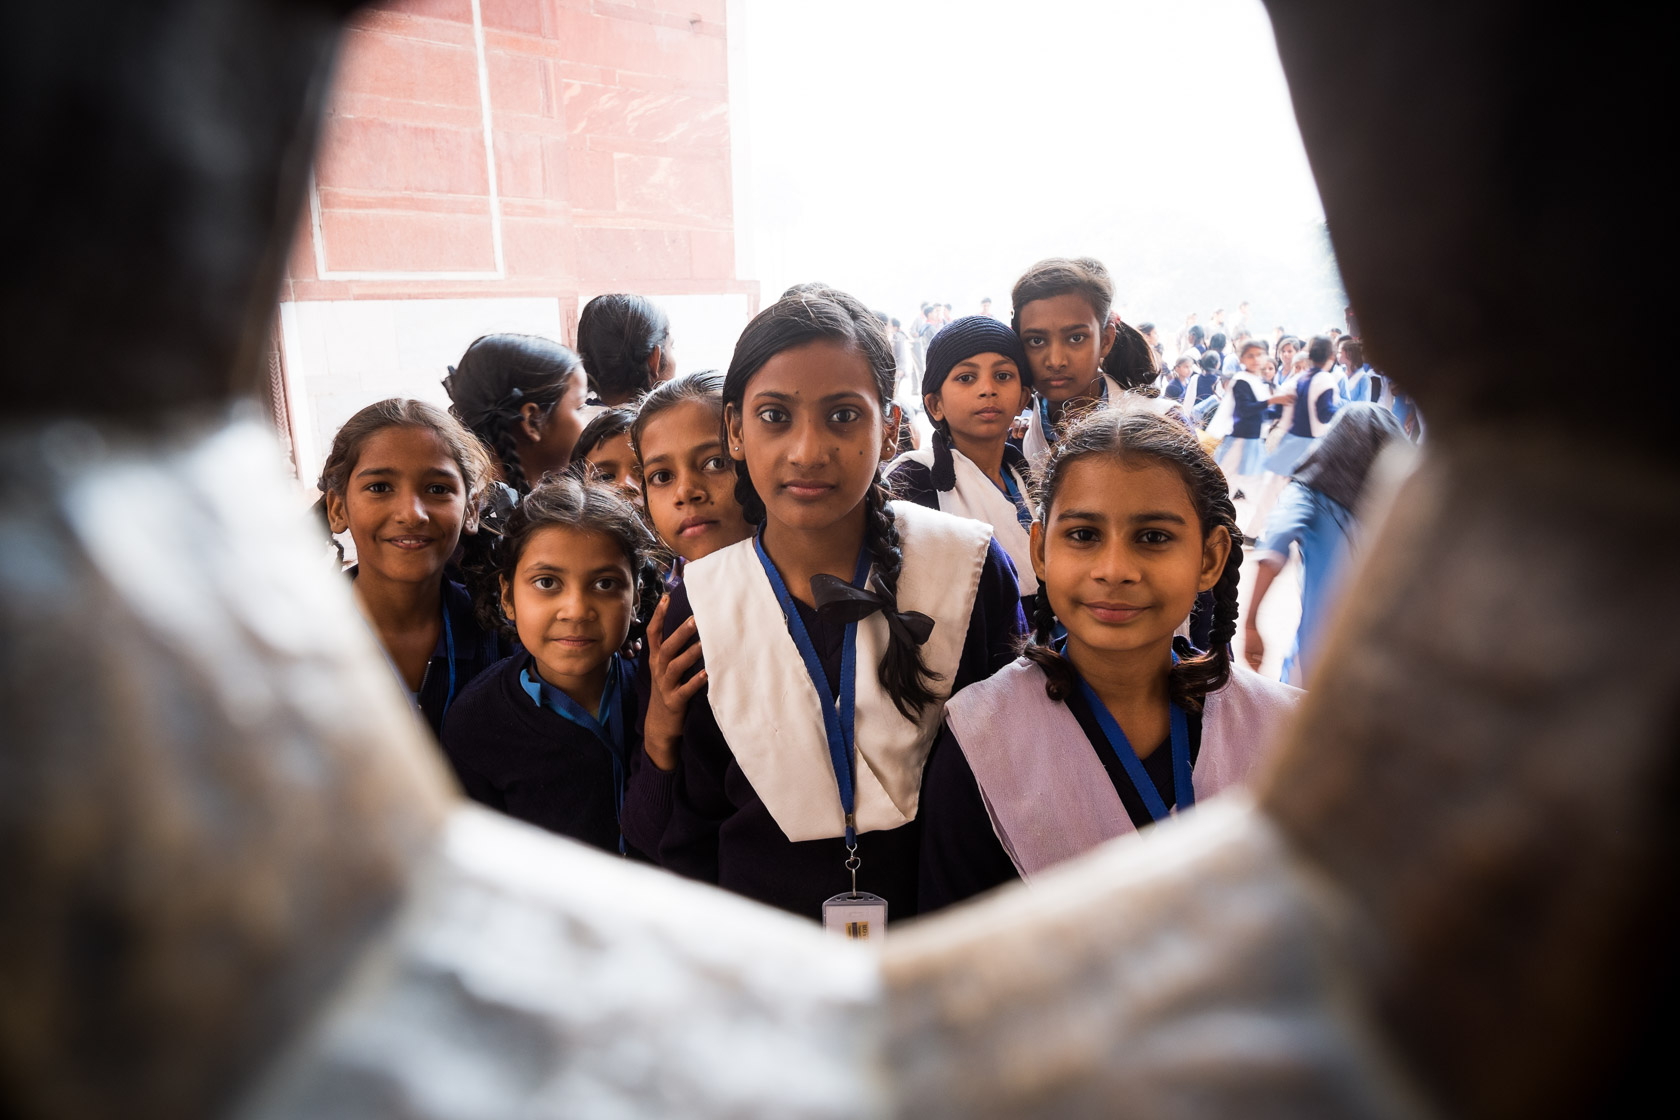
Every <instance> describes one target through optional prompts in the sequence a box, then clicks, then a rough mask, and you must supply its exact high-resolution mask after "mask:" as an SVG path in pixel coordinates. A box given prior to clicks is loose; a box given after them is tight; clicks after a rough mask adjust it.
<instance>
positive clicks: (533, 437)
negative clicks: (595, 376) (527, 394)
mask: <svg viewBox="0 0 1680 1120" xmlns="http://www.w3.org/2000/svg"><path fill="white" fill-rule="evenodd" d="M588 397H589V378H588V377H587V376H585V374H584V371H583V370H582V369H581V368H579V369H576V370H573V371H572V379H571V380H570V381H568V382H567V383H566V390H565V392H563V393H561V394H560V399H559V400H558V401H555V402H554V407H553V408H551V409H549V410H548V415H546V416H542V415H540V414H539V415H537V416H535V417H531V416H527V417H526V419H525V423H523V424H521V425H520V427H521V428H522V429H523V431H524V435H525V442H522V443H521V444H520V447H519V464H520V466H521V467H522V468H523V469H524V471H525V478H526V479H527V481H529V482H530V483H531V485H532V486H535V485H536V484H537V482H538V481H540V480H541V478H542V477H543V475H545V474H550V473H553V472H556V471H562V470H565V469H566V465H567V464H568V463H570V462H571V461H572V448H574V447H576V446H577V441H578V436H580V435H582V434H583V429H584V428H585V427H586V426H588V424H589V418H590V409H589V407H588V406H587V405H585V404H584V401H585V400H587V399H588Z"/></svg>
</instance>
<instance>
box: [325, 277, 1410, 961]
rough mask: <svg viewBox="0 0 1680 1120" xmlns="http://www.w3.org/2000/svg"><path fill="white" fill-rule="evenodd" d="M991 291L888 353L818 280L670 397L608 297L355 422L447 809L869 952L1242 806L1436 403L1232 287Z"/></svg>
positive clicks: (480, 348) (387, 634) (368, 512)
mask: <svg viewBox="0 0 1680 1120" xmlns="http://www.w3.org/2000/svg"><path fill="white" fill-rule="evenodd" d="M989 304H990V300H987V301H985V303H984V304H983V305H982V307H981V313H980V314H977V315H970V316H964V317H961V318H955V319H953V318H952V317H951V308H950V306H949V305H936V304H931V303H930V304H928V305H926V306H924V308H923V309H922V315H921V316H920V317H919V318H918V319H917V321H916V322H915V323H913V324H912V325H911V327H910V328H909V329H908V330H907V329H905V328H904V326H903V325H902V324H901V323H900V322H899V321H898V320H895V319H892V318H891V317H889V316H887V315H885V314H883V313H880V312H875V311H871V310H870V309H869V308H867V307H866V306H864V305H863V304H862V303H860V302H859V301H858V300H856V299H855V298H853V297H852V296H850V295H848V294H847V293H844V292H841V291H837V290H835V289H832V288H829V287H827V286H824V285H820V284H807V285H798V286H796V287H794V288H792V289H790V290H789V291H788V292H786V293H784V294H783V295H782V297H781V298H780V299H778V300H777V301H776V302H775V303H774V304H772V305H771V306H770V307H768V308H766V309H765V310H764V311H762V312H761V313H760V314H759V315H757V316H756V317H755V318H754V319H753V320H752V321H751V323H749V324H748V326H747V327H746V329H745V330H744V331H743V333H742V335H741V337H740V339H739V341H738V343H737V345H736V348H735V352H734V356H733V358H732V360H731V362H730V365H729V368H728V369H727V370H726V371H700V372H693V373H688V374H685V375H682V376H676V375H675V361H674V357H673V355H674V349H673V339H672V338H671V330H670V325H669V322H668V320H667V319H666V317H665V316H664V315H663V314H662V313H661V311H660V310H659V308H658V307H657V306H656V305H655V304H654V303H652V302H651V301H649V300H647V299H645V298H643V297H640V296H636V295H629V294H616V295H606V296H601V297H598V298H597V299H594V300H592V301H590V303H589V304H588V305H587V306H586V307H585V308H584V309H583V312H582V315H581V318H580V321H579V323H578V327H577V334H576V337H577V348H576V350H575V351H574V350H572V349H569V348H567V347H565V346H562V345H560V344H559V343H557V342H555V341H553V340H549V339H545V338H539V337H534V336H527V335H489V336H486V337H483V338H480V339H478V340H477V341H475V342H474V343H473V344H472V345H471V346H469V347H468V348H467V349H466V351H465V353H463V354H462V356H461V358H460V360H459V361H458V363H457V364H456V365H455V366H454V367H452V368H451V369H450V370H449V371H448V375H447V376H446V377H445V378H444V387H445V389H446V391H447V393H448V396H449V398H450V400H451V402H452V404H451V407H450V408H449V410H448V411H447V412H446V411H444V410H442V409H439V408H437V407H434V406H432V405H428V404H425V403H423V402H419V401H413V400H396V399H393V400H388V401H381V402H379V403H377V404H374V405H370V406H369V407H368V408H366V409H363V410H362V411H361V412H359V413H357V414H356V415H355V416H353V417H352V418H351V419H350V420H349V421H348V422H347V423H346V424H345V425H344V427H343V428H342V429H341V430H340V432H339V433H338V436H337V438H336V439H335V441H334V444H333V447H332V450H331V453H330V454H329V456H328V458H327V462H326V464H325V466H324V468H323V470H322V473H321V478H320V483H319V485H320V490H321V492H322V505H321V508H322V513H323V515H324V517H325V519H326V521H327V523H328V527H329V529H330V531H331V533H332V534H333V536H334V537H335V540H338V541H339V542H340V543H341V544H342V542H343V540H344V539H345V538H348V539H349V541H350V543H351V544H352V545H353V548H354V554H355V562H354V564H353V565H351V566H349V567H348V568H346V573H347V576H348V578H349V579H350V580H352V581H353V582H352V587H353V589H354V596H355V600H356V602H357V604H358V606H359V607H360V609H361V611H362V613H363V615H364V616H365V618H366V619H367V621H368V623H369V625H370V628H371V629H372V631H373V633H374V635H375V637H376V638H377V639H378V641H379V643H380V645H381V647H382V648H383V650H384V651H385V653H386V655H387V657H388V658H389V660H390V663H391V666H392V669H393V672H394V674H395V676H396V677H397V678H398V680H399V681H400V682H401V684H402V686H403V687H404V688H405V689H406V690H407V692H408V693H409V695H410V697H411V698H412V700H413V702H414V705H415V708H416V710H417V711H418V712H419V713H420V714H421V716H422V717H423V718H424V719H425V721H426V722H427V723H428V724H429V725H430V727H431V729H432V730H433V732H434V733H435V734H436V735H437V736H438V738H439V741H440V744H441V747H442V749H443V751H444V753H445V754H446V756H447V757H448V759H449V762H450V764H451V765H452V767H453V769H454V771H455V773H456V775H457V776H458V778H459V780H460V782H461V785H462V787H463V788H464V789H465V791H466V792H467V794H468V795H469V796H471V797H473V798H474V799H476V800H478V801H480V802H482V803H483V804H485V805H488V806H490V807H492V808H494V809H497V810H500V811H502V812H505V813H508V814H511V815H512V816H515V817H518V818H521V819H523V820H526V821H529V822H531V823H532V824H535V825H538V826H541V827H544V828H549V829H552V830H554V831H556V832H559V833H562V834H564V835H567V836H571V837H574V838H576V839H578V840H581V841H583V842H586V843H589V844H593V845H595V846H597V847H599V848H602V849H604V850H607V851H611V852H617V853H620V854H622V855H625V856H627V857H630V858H635V859H641V860H647V861H649V862H652V863H655V864H658V865H660V866H662V867H665V868H667V869H669V870H671V871H674V872H676V873H679V874H683V875H687V876H690V877H693V878H696V879H701V880H704V881H707V882H712V883H716V884H718V885H719V886H722V887H724V888H726V889H729V890H733V891H736V892H738V893H740V894H743V895H746V896H748V897H751V898H755V899H758V900H760V901H763V902H766V903H769V904H771V905H776V906H780V907H783V908H785V909H788V910H790V911H793V912H795V913H799V914H804V915H806V916H809V917H812V918H817V919H820V920H822V921H823V922H824V924H825V925H827V926H829V927H830V928H835V929H839V930H841V931H842V932H845V933H846V934H848V935H849V936H852V937H861V938H870V937H874V938H878V937H880V936H881V935H882V933H883V930H884V924H885V921H886V918H887V914H888V909H889V907H890V909H891V914H892V916H893V918H894V919H895V920H896V919H899V918H903V917H909V916H912V915H915V914H917V913H925V912H928V911H931V910H936V909H938V908H940V907H942V906H945V905H949V904H951V903H954V902H957V901H960V900H962V899H965V898H968V897H971V896H972V895H975V894H978V893H980V892H981V891H984V890H987V889H989V888H991V887H994V886H997V885H999V884H1001V883H1004V882H1007V881H1009V880H1012V879H1017V878H1022V879H1026V880H1028V881H1031V880H1032V879H1033V878H1034V877H1035V876H1037V875H1038V874H1039V873H1040V872H1042V871H1044V870H1045V869H1047V868H1049V867H1051V866H1053V865H1055V864H1056V863H1058V862H1060V861H1062V860H1065V859H1067V858H1069V857H1071V856H1074V855H1077V854H1079V853H1081V852H1083V851H1086V850H1089V849H1090V848H1092V847H1094V846H1095V845H1097V844H1099V843H1101V842H1103V841H1105V840H1107V839H1110V838H1113V837H1115V836H1118V835H1120V834H1122V833H1125V832H1129V831H1133V830H1135V829H1141V828H1145V827H1148V826H1149V825H1151V824H1153V823H1155V822H1157V821H1160V820H1162V819H1164V818H1165V817H1167V816H1170V815H1173V814H1175V813H1180V812H1183V811H1185V810H1187V809H1189V808H1191V807H1192V806H1193V805H1194V803H1195V801H1196V800H1197V799H1198V798H1203V799H1205V798H1207V797H1209V796H1213V795H1215V794H1217V793H1219V792H1220V791H1222V790H1224V789H1227V788H1229V787H1232V786H1237V785H1240V784H1242V782H1243V781H1244V779H1245V778H1246V777H1247V775H1248V774H1249V773H1250V772H1251V771H1252V770H1253V768H1254V767H1255V766H1256V765H1257V764H1258V763H1259V762H1260V761H1261V760H1262V759H1263V758H1264V757H1265V755H1266V752H1267V750H1268V749H1269V747H1270V745H1271V742H1272V740H1273V738H1274V736H1275V734H1276V732H1277V730H1278V728H1279V727H1280V725H1281V723H1282V722H1283V720H1284V719H1285V718H1286V717H1287V715H1288V714H1289V712H1290V711H1291V710H1292V709H1293V708H1294V706H1295V705H1296V704H1297V703H1298V702H1299V698H1300V696H1301V692H1300V691H1299V689H1298V688H1296V687H1293V686H1294V685H1301V684H1305V683H1306V682H1307V681H1308V680H1309V679H1310V671H1311V667H1312V664H1313V656H1314V653H1315V648H1316V647H1315V643H1316V638H1317V634H1318V631H1319V628H1320V625H1321V623H1322V620H1323V618H1324V615H1325V613H1326V609H1327V607H1328V604H1329V602H1330V599H1331V596H1332V594H1333V592H1334V588H1335V586H1336V584H1337V582H1338V580H1339V576H1340V573H1341V572H1342V571H1343V570H1344V569H1345V567H1346V561H1347V555H1348V552H1349V549H1350V547H1351V545H1352V543H1353V541H1354V538H1355V530H1356V521H1355V517H1356V514H1357V512H1358V508H1359V504H1360V498H1361V495H1362V493H1363V491H1364V489H1365V487H1366V483H1367V479H1368V477H1369V475H1370V473H1371V470H1372V466H1373V464H1374V463H1375V462H1376V460H1377V459H1378V457H1379V455H1380V454H1381V453H1382V452H1383V451H1384V450H1385V449H1387V448H1389V447H1391V446H1396V445H1404V444H1406V443H1408V442H1409V441H1411V440H1416V439H1419V438H1421V436H1422V434H1423V423H1422V418H1421V417H1420V416H1419V415H1418V413H1417V412H1416V410H1415V409H1414V408H1413V407H1412V406H1411V403H1410V401H1409V399H1408V398H1407V397H1406V396H1405V394H1404V392H1403V391H1401V390H1400V389H1398V388H1397V387H1396V386H1395V385H1394V384H1393V383H1392V381H1391V380H1390V379H1389V378H1388V377H1387V376H1385V375H1384V374H1383V373H1381V372H1380V371H1378V370H1377V369H1374V368H1373V367H1372V366H1371V365H1370V364H1369V363H1368V361H1367V357H1366V353H1365V350H1364V347H1363V346H1362V344H1361V341H1360V339H1359V338H1358V337H1357V336H1356V335H1355V334H1353V333H1351V328H1352V324H1351V323H1350V333H1348V334H1346V335H1340V334H1339V332H1326V333H1324V334H1322V335H1313V336H1311V337H1310V338H1305V339H1303V338H1300V337H1297V336H1295V335H1292V334H1289V333H1288V332H1287V331H1285V330H1284V329H1283V328H1277V329H1276V330H1275V331H1273V332H1272V335H1271V337H1270V338H1257V337H1255V336H1254V335H1253V333H1252V332H1251V331H1250V329H1249V327H1248V325H1247V316H1248V309H1247V305H1246V304H1243V305H1240V308H1239V314H1238V318H1237V320H1236V321H1234V322H1233V323H1232V324H1231V326H1230V330H1229V332H1227V331H1226V330H1225V329H1224V323H1223V314H1222V313H1221V312H1215V313H1214V315H1213V317H1212V322H1211V323H1210V324H1209V327H1210V328H1211V329H1207V330H1204V329H1203V328H1202V327H1201V326H1199V325H1198V324H1197V323H1196V322H1195V321H1194V320H1195V317H1194V316H1192V317H1191V319H1190V321H1189V322H1187V323H1186V327H1185V330H1184V331H1183V332H1181V333H1180V335H1179V337H1178V338H1177V339H1176V340H1174V347H1173V349H1172V351H1171V352H1170V353H1169V352H1168V351H1167V350H1166V348H1165V347H1164V345H1163V342H1162V340H1161V339H1160V337H1159V334H1158V332H1157V330H1156V328H1155V327H1154V326H1153V325H1152V324H1149V323H1140V324H1137V325H1131V324H1127V323H1125V322H1122V321H1121V320H1120V318H1119V317H1118V316H1117V315H1116V314H1114V312H1113V288H1112V283H1111V281H1110V279H1109V276H1108V273H1107V271H1106V270H1105V269H1104V268H1103V266H1102V265H1101V264H1100V263H1099V262H1096V261H1094V260H1090V259H1087V258H1080V259H1066V258H1054V259H1050V260H1046V261H1042V262H1039V263H1038V264H1037V265H1034V266H1033V267H1032V268H1031V269H1029V270H1027V272H1026V273H1025V274H1024V275H1023V276H1021V277H1020V278H1019V280H1018V281H1017V282H1016V284H1015V286H1014V288H1013V290H1012V293H1011V307H1010V308H1009V310H1010V312H1011V315H1010V319H1009V321H1007V322H1006V321H1004V320H1002V319H1001V318H999V317H995V316H994V315H993V314H992V313H991V307H990V306H989ZM1239 501H1242V502H1245V503H1246V505H1247V520H1246V524H1245V523H1243V522H1241V521H1240V520H1239V516H1238V506H1237V502H1239ZM1291 547H1293V548H1294V549H1295V550H1297V551H1298V552H1299V554H1300V556H1301V561H1302V570H1303V588H1302V601H1303V611H1302V623H1301V627H1300V629H1299V630H1298V632H1297V637H1296V644H1295V648H1294V649H1292V650H1291V652H1290V655H1289V657H1288V658H1287V659H1286V660H1285V668H1284V672H1283V674H1282V676H1283V677H1284V680H1283V681H1279V680H1270V679H1265V678H1262V677H1260V676H1259V675H1258V674H1257V673H1255V672H1253V671H1252V669H1253V668H1258V667H1259V665H1260V663H1261V660H1262V655H1263V641H1262V639H1261V638H1260V635H1259V632H1258V629H1257V627H1256V625H1255V617H1256V616H1255V611H1256V609H1257V605H1258V602H1259V601H1260V599H1261V598H1262V597H1263V596H1264V595H1265V593H1266V590H1267V589H1268V588H1269V587H1270V586H1271V584H1272V581H1273V580H1274V579H1275V577H1276V576H1277V575H1278V573H1279V572H1281V571H1282V570H1283V568H1284V564H1285V561H1286V559H1287V557H1288V555H1289V552H1290V549H1291ZM1245 551H1249V552H1251V553H1253V554H1255V555H1256V556H1257V559H1258V565H1257V569H1256V574H1255V576H1254V578H1253V584H1252V588H1251V591H1250V594H1249V596H1248V603H1247V605H1246V611H1244V610H1242V608H1241V605H1240V604H1239V594H1238V590H1239V585H1240V584H1241V581H1242V576H1241V573H1242V568H1243V557H1244V553H1245ZM339 554H340V556H341V557H342V556H343V551H342V548H341V549H340V553H339ZM1239 630H1241V631H1242V632H1243V639H1244V640H1243V644H1242V648H1243V653H1244V658H1243V661H1246V664H1243V663H1242V662H1241V661H1239V660H1238V659H1237V658H1236V657H1235V656H1234V648H1235V643H1236V641H1237V637H1238V632H1239ZM1286 681H1287V682H1289V683H1285V682H1286Z"/></svg>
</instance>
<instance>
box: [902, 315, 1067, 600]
mask: <svg viewBox="0 0 1680 1120" xmlns="http://www.w3.org/2000/svg"><path fill="white" fill-rule="evenodd" d="M922 399H923V401H924V403H925V405H926V408H927V414H928V418H929V419H931V420H932V421H933V422H934V431H933V436H932V438H931V439H930V440H929V441H928V446H926V447H923V448H920V449H918V450H916V451H910V452H906V453H905V454H903V455H900V456H899V457H898V458H897V459H896V460H894V461H893V464H892V466H891V467H889V468H887V481H888V483H889V484H890V485H891V486H892V488H893V492H894V493H895V494H897V495H898V496H899V497H901V498H904V499H906V500H907V501H912V502H915V503H916V504H917V505H920V506H926V507H927V508H929V509H938V510H944V511H945V512H946V513H954V514H956V515H957V516H959V517H972V518H974V519H975V520H977V521H984V522H986V523H987V524H988V525H990V526H991V527H992V534H993V536H995V537H996V538H997V542H998V544H1000V545H1002V546H1003V549H1004V551H1005V552H1007V553H1009V558H1010V559H1011V560H1012V561H1014V562H1015V571H1016V575H1017V577H1018V578H1019V581H1020V588H1021V596H1022V598H1025V597H1026V596H1028V595H1031V594H1032V593H1033V592H1035V591H1037V590H1038V580H1036V579H1035V578H1033V574H1032V558H1031V556H1030V555H1029V553H1028V549H1027V542H1028V537H1027V532H1028V530H1029V529H1030V528H1031V527H1032V521H1033V515H1032V504H1031V500H1030V498H1031V493H1032V473H1031V471H1030V470H1029V469H1028V467H1027V459H1026V456H1025V455H1023V454H1022V453H1021V450H1020V449H1019V448H1017V447H1014V446H1012V445H1011V444H1010V443H1009V428H1010V425H1011V424H1012V423H1013V422H1014V420H1015V416H1016V415H1017V414H1018V413H1019V412H1020V411H1021V410H1022V409H1024V408H1026V407H1027V405H1028V404H1030V403H1031V401H1032V370H1031V369H1030V368H1029V367H1028V365H1027V355H1026V351H1024V350H1023V349H1022V348H1021V339H1020V336H1019V335H1017V334H1016V333H1015V332H1014V331H1013V330H1011V329H1010V328H1009V327H1008V326H1007V325H1006V324H1004V323H1000V322H998V321H997V320H996V319H993V318H992V317H991V316H989V315H969V316H966V317H965V318H962V319H958V320H957V321H956V322H954V323H952V324H951V325H950V326H948V327H946V328H945V329H944V330H942V331H940V332H939V333H938V334H937V335H935V336H934V339H933V343H932V345H930V346H929V347H928V354H927V372H926V373H924V374H923V376H922Z"/></svg>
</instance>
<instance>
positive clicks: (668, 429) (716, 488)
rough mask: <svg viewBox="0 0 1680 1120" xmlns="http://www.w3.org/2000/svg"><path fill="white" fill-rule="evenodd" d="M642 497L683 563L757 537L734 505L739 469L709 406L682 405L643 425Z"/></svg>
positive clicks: (658, 529)
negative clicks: (724, 447) (736, 469)
mask: <svg viewBox="0 0 1680 1120" xmlns="http://www.w3.org/2000/svg"><path fill="white" fill-rule="evenodd" d="M642 498H643V500H644V501H645V502H646V503H647V511H648V518H649V519H650V520H651V521H652V522H653V528H654V531H655V532H656V533H658V534H659V539H660V540H662V541H664V542H665V547H666V548H669V549H670V550H671V551H672V552H674V553H676V554H677V555H678V556H681V557H682V558H683V559H684V560H698V559H700V558H701V557H702V556H710V555H711V554H712V553H714V552H716V551H717V550H718V549H720V548H724V547H726V546H727V545H732V544H734V543H735V542H736V541H744V540H746V539H747V538H748V537H750V536H752V526H751V525H748V524H747V519H746V518H745V517H743V516H741V503H739V502H737V501H736V500H735V464H734V462H733V461H732V460H731V459H730V458H729V456H728V455H726V454H725V453H724V450H723V440H722V439H721V438H720V437H719V435H718V422H717V413H716V412H715V411H713V408H712V406H711V405H710V404H707V403H706V402H705V401H697V400H686V401H681V402H679V403H677V404H674V405H672V406H671V407H670V408H668V409H666V410H665V411H663V412H661V413H659V414H658V415H657V416H654V417H653V418H652V419H650V420H649V421H648V422H647V424H646V425H644V426H643V428H642Z"/></svg>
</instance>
